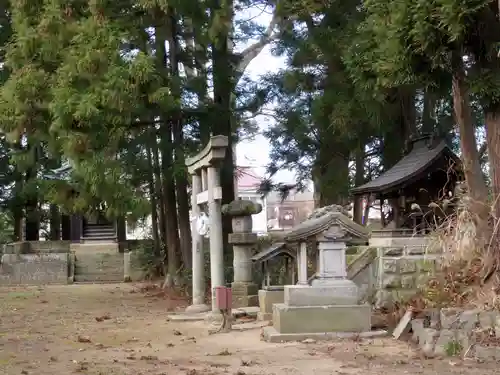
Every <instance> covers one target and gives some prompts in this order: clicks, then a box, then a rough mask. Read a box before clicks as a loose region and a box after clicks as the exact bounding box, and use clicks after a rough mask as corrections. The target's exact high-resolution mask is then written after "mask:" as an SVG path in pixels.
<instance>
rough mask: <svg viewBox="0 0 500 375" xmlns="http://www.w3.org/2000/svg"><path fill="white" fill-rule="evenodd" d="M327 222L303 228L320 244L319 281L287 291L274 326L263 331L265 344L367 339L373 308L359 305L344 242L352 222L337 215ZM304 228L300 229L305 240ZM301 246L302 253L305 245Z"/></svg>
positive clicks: (289, 287)
mask: <svg viewBox="0 0 500 375" xmlns="http://www.w3.org/2000/svg"><path fill="white" fill-rule="evenodd" d="M327 219H329V218H328V217H326V218H322V219H321V220H323V221H324V222H321V221H319V222H314V221H313V222H312V223H311V224H310V225H309V226H310V227H308V226H307V225H304V228H306V229H308V230H310V232H313V233H314V236H315V238H316V240H317V241H318V251H319V257H318V260H319V264H318V278H317V279H316V280H314V281H313V283H312V285H311V286H309V285H286V286H285V287H284V296H283V303H275V304H273V316H272V319H273V326H272V327H266V329H265V330H264V331H263V337H264V339H265V340H267V341H273V342H276V341H288V340H297V339H298V338H299V339H304V338H318V335H319V336H322V335H330V336H332V335H333V334H337V333H342V334H346V333H351V334H352V333H355V334H360V333H363V332H365V335H366V334H367V332H370V331H371V305H369V304H360V303H359V301H360V294H359V291H358V287H357V286H356V284H355V283H354V282H352V281H351V280H348V279H347V269H346V261H345V248H346V245H345V241H346V240H347V239H348V236H346V234H347V233H346V232H348V229H349V228H348V227H347V224H350V222H348V221H347V220H348V219H347V218H344V217H343V216H339V215H338V214H337V215H335V216H333V217H331V218H330V220H331V221H328V220H327ZM318 220H319V219H318ZM318 220H316V221H318ZM308 224H309V223H308ZM346 227H347V228H346ZM304 228H299V229H297V232H298V233H299V234H300V235H302V236H303V232H306V231H305V230H304ZM318 228H324V229H323V230H322V231H321V230H318ZM356 229H357V228H356ZM318 232H319V233H318ZM292 233H293V232H292ZM306 233H307V232H306ZM290 236H292V235H290ZM292 238H293V237H292ZM300 242H301V243H299V245H300V248H301V249H302V248H303V247H304V242H303V241H300ZM299 271H300V268H299Z"/></svg>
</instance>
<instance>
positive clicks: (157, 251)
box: [146, 131, 161, 259]
mask: <svg viewBox="0 0 500 375" xmlns="http://www.w3.org/2000/svg"><path fill="white" fill-rule="evenodd" d="M151 133H153V135H154V134H155V132H154V131H152V132H151ZM151 138H152V139H154V137H151ZM150 142H151V141H150V140H148V143H147V144H146V153H147V160H148V166H149V173H148V190H149V195H150V202H151V226H152V231H153V233H152V235H153V250H154V255H155V257H157V258H158V259H159V258H160V256H161V242H160V235H159V232H158V211H157V206H158V202H157V199H156V189H155V180H154V165H153V157H152V155H151V147H150V145H149V143H150ZM155 142H156V139H155Z"/></svg>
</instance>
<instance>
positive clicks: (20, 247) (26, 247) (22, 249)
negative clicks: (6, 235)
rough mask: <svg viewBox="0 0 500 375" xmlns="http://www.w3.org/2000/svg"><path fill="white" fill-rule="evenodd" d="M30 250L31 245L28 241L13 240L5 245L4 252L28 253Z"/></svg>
mask: <svg viewBox="0 0 500 375" xmlns="http://www.w3.org/2000/svg"><path fill="white" fill-rule="evenodd" d="M30 252H31V246H30V243H29V242H27V241H20V242H12V243H8V244H6V245H5V246H4V254H28V253H30Z"/></svg>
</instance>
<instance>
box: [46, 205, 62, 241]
mask: <svg viewBox="0 0 500 375" xmlns="http://www.w3.org/2000/svg"><path fill="white" fill-rule="evenodd" d="M49 210H50V240H51V241H59V240H60V239H61V213H60V212H59V207H57V205H56V204H51V205H50V209H49Z"/></svg>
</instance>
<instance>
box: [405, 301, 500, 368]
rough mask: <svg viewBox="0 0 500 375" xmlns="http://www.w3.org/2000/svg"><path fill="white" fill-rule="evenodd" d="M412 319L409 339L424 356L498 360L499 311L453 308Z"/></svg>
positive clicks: (499, 340)
mask: <svg viewBox="0 0 500 375" xmlns="http://www.w3.org/2000/svg"><path fill="white" fill-rule="evenodd" d="M426 315H427V316H426V317H424V318H419V319H413V320H412V321H411V328H412V331H413V337H412V339H413V341H415V342H416V343H418V345H419V346H420V348H421V349H422V350H423V351H424V352H425V353H426V354H427V355H439V356H466V357H469V358H470V357H475V358H477V359H480V360H497V361H498V360H500V346H499V345H500V312H499V311H483V310H462V309H455V308H448V309H441V310H433V311H429V312H428V313H427V314H426Z"/></svg>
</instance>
